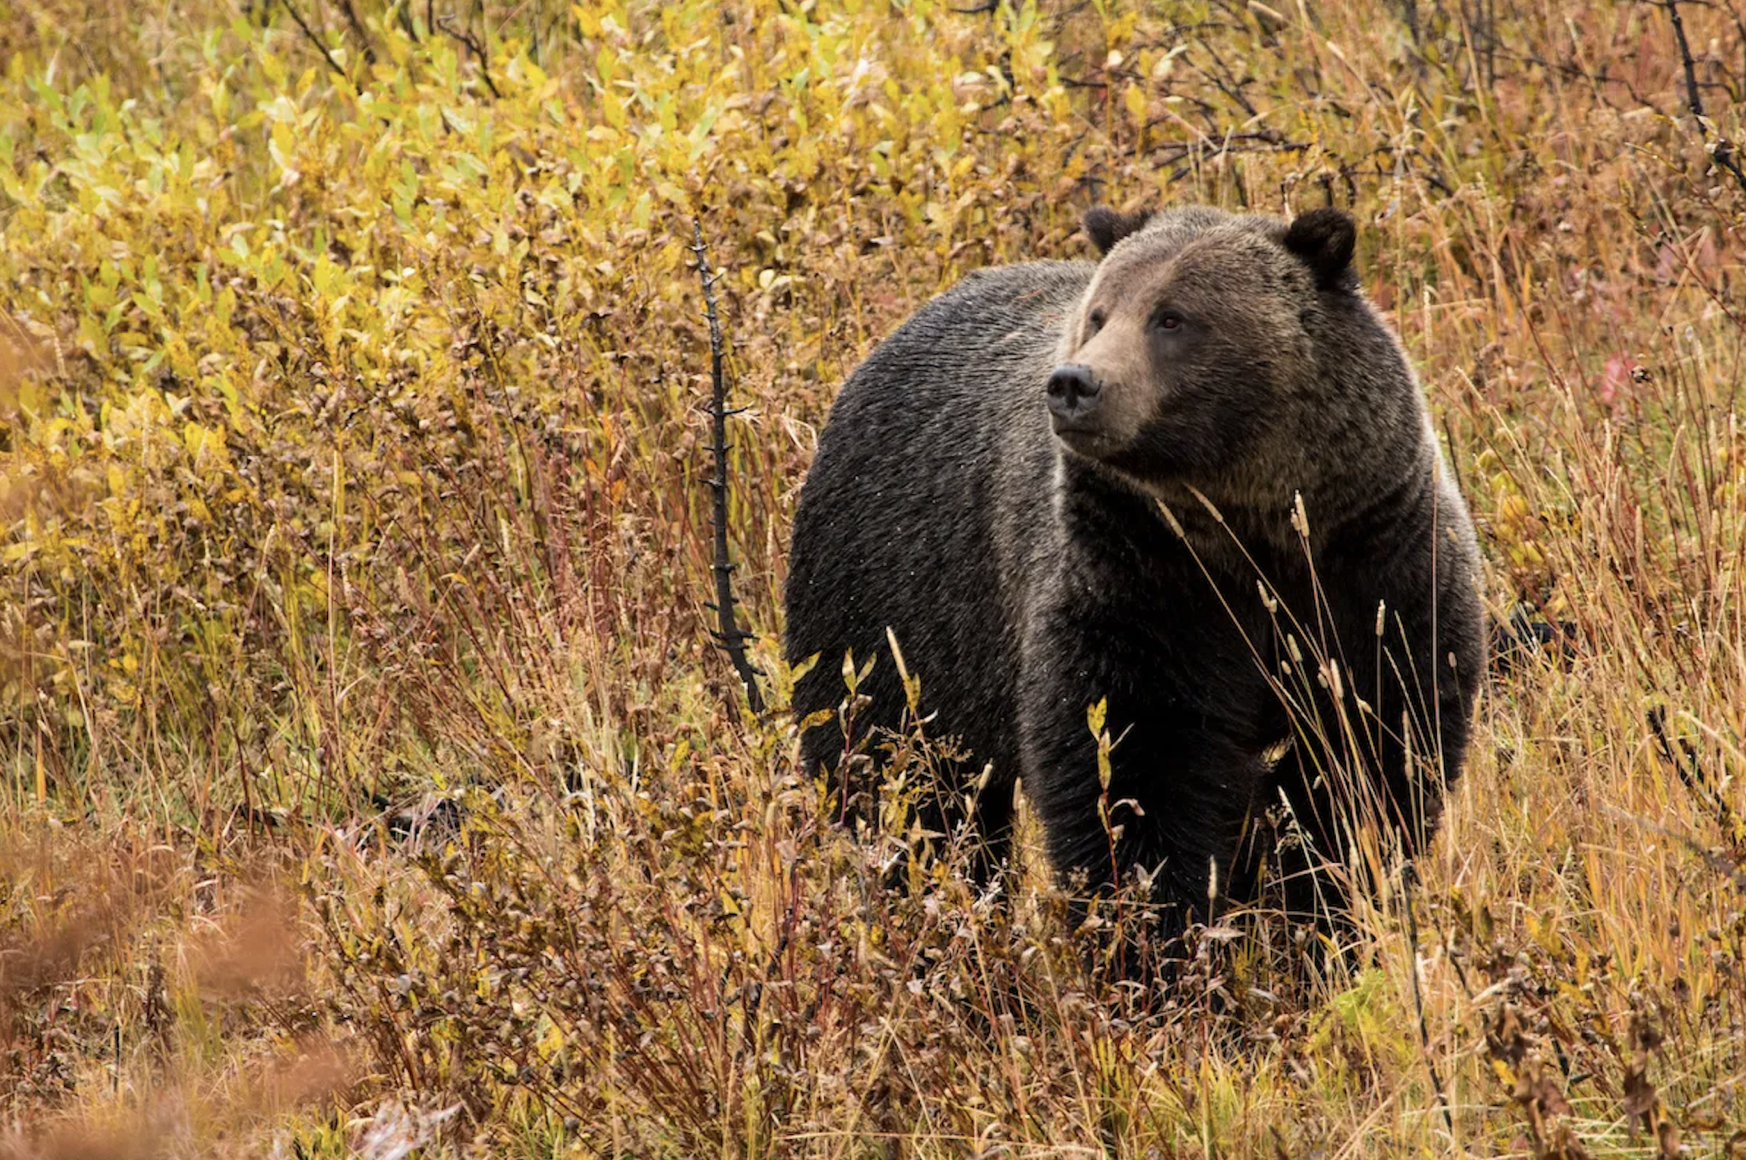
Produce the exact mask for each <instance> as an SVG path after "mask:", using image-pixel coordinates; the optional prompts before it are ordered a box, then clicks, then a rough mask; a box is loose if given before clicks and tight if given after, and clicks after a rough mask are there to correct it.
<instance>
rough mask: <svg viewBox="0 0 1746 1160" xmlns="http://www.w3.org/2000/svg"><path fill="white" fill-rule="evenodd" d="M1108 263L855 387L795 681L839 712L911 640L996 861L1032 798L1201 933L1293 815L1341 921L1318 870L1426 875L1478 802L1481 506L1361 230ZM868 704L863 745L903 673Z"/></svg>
mask: <svg viewBox="0 0 1746 1160" xmlns="http://www.w3.org/2000/svg"><path fill="white" fill-rule="evenodd" d="M1086 229H1087V233H1088V235H1089V236H1091V237H1092V238H1093V239H1094V241H1095V242H1096V243H1097V244H1099V246H1100V247H1101V248H1104V249H1106V251H1107V252H1106V253H1105V254H1104V257H1103V260H1102V261H1101V262H1100V263H1098V264H1095V265H1093V264H1088V263H1059V262H1057V263H1034V264H1031V265H1024V266H1014V267H1007V268H1002V269H996V270H989V271H983V272H981V273H979V274H976V275H972V276H971V277H970V278H968V279H966V280H965V281H964V282H963V283H961V284H960V285H959V286H958V287H957V288H955V289H953V290H952V291H951V292H949V293H947V294H945V295H943V296H942V297H940V298H938V299H936V300H935V301H933V302H932V303H929V304H928V305H927V306H926V307H924V308H923V309H922V310H921V311H919V312H918V313H917V314H916V316H915V317H913V318H912V319H910V321H909V322H907V323H905V324H904V326H903V327H902V328H901V329H899V330H898V331H897V333H896V334H894V335H892V336H891V337H890V338H889V339H887V340H886V341H885V342H884V343H882V344H881V345H880V346H879V348H878V349H877V350H875V351H874V352H873V354H872V355H871V356H870V357H869V358H868V360H867V361H866V363H864V364H863V365H862V367H861V368H860V369H859V370H857V371H856V373H855V374H854V376H853V377H852V378H851V379H850V381H849V382H848V383H847V384H846V385H845V387H844V388H843V391H842V394H841V395H840V396H839V398H838V401H837V403H836V406H835V408H834V409H833V411H832V415H831V420H830V423H829V425H828V426H827V427H826V429H825V431H824V434H823V436H822V437H821V439H820V444H819V451H818V457H817V459H816V461H815V463H814V465H813V468H812V472H811V474H810V475H809V477H808V479H807V482H806V485H805V488H804V489H803V491H802V495H801V502H800V509H799V512H798V514H797V516H796V521H795V531H794V541H793V550H792V556H791V561H790V574H789V579H788V587H787V593H786V596H787V606H788V630H787V642H786V647H787V653H788V657H789V659H790V660H791V661H793V662H799V661H802V660H804V659H806V658H808V657H810V656H813V655H815V654H818V655H820V656H821V659H820V662H819V664H818V665H817V666H816V667H815V668H814V669H813V670H812V671H811V672H810V673H808V674H807V675H806V677H805V678H803V679H802V680H801V681H800V682H799V683H798V684H797V686H796V689H795V697H794V705H795V710H796V712H797V713H798V714H800V715H803V716H804V715H806V714H810V713H813V712H815V711H817V710H820V709H828V708H832V707H834V706H836V705H837V703H838V702H839V701H840V700H841V698H842V696H843V692H844V690H843V685H842V680H841V676H840V673H841V659H842V655H843V652H844V650H845V649H853V650H854V653H855V656H856V657H857V659H859V660H865V659H866V658H868V657H870V656H872V655H874V654H876V653H881V652H884V651H886V645H885V634H886V630H887V629H888V628H889V629H890V630H891V631H892V632H893V633H894V634H895V636H896V637H897V639H898V641H899V644H900V646H901V647H902V649H903V652H904V655H905V659H906V661H907V663H908V666H909V667H910V669H911V670H912V671H914V672H917V673H919V674H920V676H921V679H922V703H923V704H922V707H923V710H924V712H937V718H936V723H935V725H934V726H933V728H934V730H935V732H936V733H940V732H944V733H950V734H954V735H956V736H957V737H959V738H960V739H961V741H962V742H963V743H964V744H965V746H967V748H968V749H969V750H970V752H971V753H972V754H973V757H972V759H971V761H970V763H969V767H968V768H967V769H965V770H964V771H963V773H962V776H963V777H964V778H965V779H969V778H970V777H972V776H973V775H974V772H975V771H979V770H980V769H981V768H982V765H983V763H984V762H989V763H992V766H993V779H992V781H991V783H990V785H989V786H988V788H987V789H985V790H984V791H983V793H982V794H981V795H980V797H979V798H978V806H977V808H978V816H977V818H976V819H975V821H976V823H977V824H978V826H979V827H980V829H981V832H982V834H983V836H984V837H985V839H986V841H987V845H988V851H989V855H990V857H991V859H996V860H997V859H999V858H1000V857H1002V856H1003V855H1004V852H1005V849H1006V843H1007V839H1008V830H1009V824H1010V814H1011V807H1012V787H1013V783H1014V782H1015V780H1017V779H1019V778H1022V779H1023V781H1024V785H1025V790H1026V793H1027V795H1028V796H1029V797H1030V799H1031V801H1032V802H1033V804H1034V807H1035V809H1036V812H1037V814H1038V816H1039V818H1040V819H1041V822H1042V825H1043V829H1044V833H1045V835H1046V838H1047V843H1048V849H1049V853H1050V857H1051V858H1052V860H1053V861H1054V864H1055V866H1056V868H1057V870H1058V871H1059V872H1060V873H1061V874H1062V875H1063V876H1064V877H1065V878H1067V879H1069V880H1072V879H1074V878H1076V877H1077V876H1079V875H1083V876H1084V877H1085V878H1086V879H1087V880H1088V881H1089V884H1090V885H1091V886H1092V887H1094V888H1095V887H1096V886H1098V885H1099V884H1102V883H1107V882H1109V881H1111V880H1112V879H1114V878H1116V877H1117V876H1125V875H1126V874H1127V873H1128V872H1129V871H1130V870H1137V871H1138V872H1140V873H1142V874H1144V875H1145V876H1147V877H1148V878H1149V880H1150V881H1151V882H1152V892H1153V895H1154V897H1155V898H1156V899H1157V900H1158V901H1159V902H1160V903H1164V904H1167V907H1168V909H1169V911H1170V915H1171V917H1170V919H1169V920H1168V922H1167V927H1168V928H1169V929H1171V930H1179V929H1181V925H1182V924H1183V923H1185V922H1187V921H1189V920H1190V918H1191V917H1194V916H1196V915H1198V916H1201V917H1205V916H1206V914H1207V913H1208V909H1207V900H1208V893H1209V887H1215V888H1216V889H1215V893H1216V894H1217V895H1218V896H1219V897H1221V898H1225V897H1237V898H1242V897H1244V896H1245V894H1246V893H1247V892H1249V891H1250V890H1251V889H1252V887H1253V879H1254V874H1255V871H1256V869H1257V866H1258V864H1259V859H1260V858H1261V856H1262V855H1263V854H1264V853H1266V852H1267V847H1266V844H1265V843H1263V842H1261V841H1258V840H1256V835H1257V833H1258V832H1259V830H1258V827H1257V825H1256V822H1257V821H1258V819H1259V818H1260V816H1261V815H1262V814H1263V813H1265V812H1267V811H1269V810H1270V809H1273V808H1274V807H1277V806H1280V805H1281V804H1282V803H1288V804H1289V806H1290V812H1291V813H1292V814H1293V815H1295V817H1296V819H1297V821H1298V822H1299V823H1301V827H1302V830H1303V832H1304V834H1305V835H1306V837H1307V839H1308V842H1309V845H1308V847H1307V848H1304V847H1299V848H1298V852H1297V853H1295V854H1292V855H1289V856H1288V857H1287V862H1288V865H1287V867H1286V869H1287V870H1291V871H1297V872H1299V873H1297V875H1296V877H1295V878H1294V881H1295V882H1296V883H1297V888H1296V889H1295V890H1294V892H1293V894H1292V902H1293V905H1294V906H1301V907H1302V908H1304V909H1309V907H1310V902H1311V895H1312V894H1314V893H1317V892H1322V893H1323V894H1324V896H1326V895H1328V894H1332V895H1334V896H1335V899H1334V900H1335V902H1336V905H1337V903H1338V898H1337V891H1336V890H1335V889H1334V887H1333V885H1332V883H1331V881H1330V880H1329V879H1328V878H1327V877H1326V876H1325V875H1319V874H1313V873H1311V872H1310V871H1311V870H1312V868H1313V866H1314V864H1315V862H1316V859H1317V854H1316V851H1319V852H1320V854H1321V855H1325V856H1335V857H1337V856H1338V855H1339V854H1340V853H1341V852H1342V851H1343V850H1344V849H1345V839H1344V833H1345V828H1346V827H1347V826H1349V825H1350V824H1351V823H1352V822H1353V821H1354V820H1363V819H1369V820H1371V821H1373V822H1379V823H1381V824H1382V825H1383V826H1384V827H1385V828H1386V829H1387V830H1388V831H1389V832H1392V833H1394V834H1396V835H1397V836H1398V837H1399V839H1400V843H1401V846H1402V847H1403V848H1404V850H1405V851H1406V852H1407V853H1408V854H1411V853H1412V852H1413V851H1415V850H1417V849H1418V848H1419V847H1420V846H1421V845H1422V843H1423V842H1424V841H1425V839H1426V838H1427V837H1428V835H1429V833H1430V832H1431V830H1432V829H1433V827H1434V826H1435V824H1436V819H1437V814H1438V811H1439V808H1440V803H1441V800H1442V798H1443V795H1444V791H1445V788H1446V786H1447V785H1448V784H1449V783H1450V782H1452V781H1453V779H1454V778H1455V776H1456V775H1457V773H1458V771H1459V768H1460V764H1461V759H1462V756H1463V753H1464V750H1465V747H1466V741H1467V733H1468V725H1469V720H1470V717H1471V712H1472V708H1473V703H1474V697H1475V694H1476V689H1477V682H1478V679H1479V676H1480V673H1481V671H1482V660H1483V658H1482V649H1481V641H1482V616H1481V611H1480V605H1479V601H1478V596H1477V577H1478V555H1477V550H1476V547H1475V544H1474V539H1473V532H1472V528H1471V525H1470V523H1469V521H1468V517H1467V513H1466V508H1465V506H1464V505H1463V503H1462V501H1461V497H1460V496H1459V494H1458V493H1457V492H1456V490H1455V488H1454V486H1453V484H1452V482H1451V480H1450V478H1449V474H1448V472H1447V471H1446V470H1444V467H1443V463H1442V460H1441V456H1440V453H1439V451H1438V448H1437V445H1436V442H1435V439H1434V437H1433V436H1432V434H1431V430H1430V425H1429V422H1428V418H1427V413H1426V410H1425V406H1424V403H1423V400H1422V398H1421V396H1420V392H1419V388H1418V384H1417V381H1416V379H1415V378H1414V376H1413V374H1412V371H1411V369H1410V368H1409V367H1408V365H1407V362H1406V359H1405V357H1404V355H1403V353H1402V351H1401V349H1400V346H1399V344H1398V343H1397V342H1396V341H1395V339H1394V336H1393V335H1392V334H1391V333H1390V332H1389V331H1388V329H1387V328H1386V327H1385V326H1384V325H1383V324H1382V322H1381V321H1380V320H1379V319H1378V318H1377V316H1376V314H1375V312H1374V311H1373V310H1372V308H1371V307H1370V305H1369V304H1368V303H1367V302H1365V301H1364V299H1363V297H1362V295H1361V294H1360V293H1359V292H1358V290H1357V279H1356V276H1355V274H1354V273H1353V271H1352V269H1351V258H1352V253H1353V240H1354V231H1353V227H1352V223H1351V221H1350V219H1349V218H1347V217H1346V216H1345V215H1343V214H1340V213H1338V212H1337V211H1331V210H1330V211H1314V212H1312V213H1309V214H1305V215H1303V216H1301V217H1299V218H1298V219H1297V220H1296V221H1295V222H1293V223H1291V224H1289V225H1288V224H1287V223H1284V222H1281V221H1278V220H1275V219H1271V218H1264V217H1247V216H1235V215H1230V214H1226V213H1223V212H1220V211H1217V210H1211V209H1204V208H1191V209H1179V210H1171V211H1167V212H1164V213H1160V214H1157V215H1154V216H1152V217H1150V218H1146V217H1142V216H1138V215H1129V216H1123V215H1116V214H1112V213H1109V212H1108V211H1093V212H1092V213H1091V214H1089V215H1087V219H1086ZM1379 609H1380V612H1379ZM1379 624H1380V625H1382V633H1381V635H1380V637H1379V636H1378V632H1377V628H1378V625H1379ZM862 691H863V692H864V693H866V694H867V695H868V696H869V697H870V698H871V700H870V702H869V704H868V705H867V706H866V707H865V708H864V709H863V710H861V712H860V713H859V714H858V715H857V718H856V723H857V729H864V728H871V727H892V726H895V725H896V724H897V722H898V721H899V718H900V716H901V710H902V696H901V691H900V689H899V687H898V683H897V680H896V675H895V672H894V666H893V665H891V664H890V662H889V661H888V660H882V661H881V662H880V663H879V664H878V665H876V666H875V669H874V673H873V676H872V678H871V680H870V682H869V684H868V685H867V686H865V687H864V688H863V690H862ZM1100 700H1101V701H1106V702H1107V706H1108V725H1107V728H1108V731H1109V733H1110V735H1111V736H1112V737H1116V738H1119V741H1118V743H1117V745H1116V747H1115V749H1114V751H1113V753H1112V757H1111V764H1112V779H1111V784H1110V786H1109V790H1108V801H1109V803H1111V810H1112V812H1111V817H1112V820H1113V822H1114V823H1115V824H1117V825H1119V826H1120V838H1119V841H1117V842H1116V843H1115V856H1114V858H1113V860H1112V858H1111V855H1110V840H1109V835H1108V834H1107V833H1106V831H1105V826H1104V823H1103V821H1102V820H1100V816H1099V810H1098V803H1099V798H1100V796H1101V795H1102V794H1103V792H1104V791H1103V790H1102V788H1101V787H1100V785H1099V780H1098V772H1097V745H1096V739H1095V738H1094V737H1093V735H1092V734H1091V732H1090V730H1089V729H1088V727H1087V723H1086V711H1087V708H1088V706H1090V705H1092V704H1093V703H1095V702H1098V701H1100ZM1282 743H1287V744H1285V746H1284V756H1283V758H1279V757H1278V755H1279V753H1280V750H1281V747H1282ZM843 746H844V737H843V735H842V731H841V729H840V727H838V726H836V725H824V726H820V727H817V728H814V729H811V730H809V731H808V732H807V734H806V736H805V737H804V739H803V742H802V752H803V756H804V758H805V760H806V761H807V762H808V764H809V765H811V766H812V767H815V768H822V769H825V770H830V769H832V768H834V766H835V764H836V756H837V755H838V754H839V753H841V752H842V749H843ZM1276 758H1277V760H1275V759H1276ZM845 788H847V787H845ZM936 820H938V821H948V820H950V819H949V818H947V817H944V816H942V817H940V818H938V819H936ZM1293 859H1295V861H1296V864H1295V865H1293V864H1290V863H1291V862H1292V860H1293Z"/></svg>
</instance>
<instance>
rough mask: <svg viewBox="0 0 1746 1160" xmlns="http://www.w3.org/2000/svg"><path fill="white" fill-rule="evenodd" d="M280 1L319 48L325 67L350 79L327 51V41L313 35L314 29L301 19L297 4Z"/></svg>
mask: <svg viewBox="0 0 1746 1160" xmlns="http://www.w3.org/2000/svg"><path fill="white" fill-rule="evenodd" d="M282 3H283V4H284V5H285V11H287V12H289V13H290V14H291V19H292V21H293V22H295V23H296V25H297V27H298V28H300V29H302V30H303V35H304V37H305V38H306V39H307V40H308V41H309V43H310V44H313V45H314V46H315V47H316V48H318V49H320V50H321V55H322V58H323V59H325V60H326V61H327V67H328V68H331V69H332V70H333V71H334V72H335V73H337V74H338V75H340V76H342V77H345V79H346V80H347V81H350V80H351V78H350V77H347V76H346V70H345V69H343V68H341V67H340V66H339V61H337V60H335V59H334V58H333V53H331V52H329V51H328V49H327V42H326V41H324V40H322V39H321V37H319V36H317V35H315V30H314V29H313V28H310V27H309V23H308V22H307V21H306V20H304V19H303V13H301V12H299V11H297V6H296V5H295V4H293V3H292V2H291V0H282Z"/></svg>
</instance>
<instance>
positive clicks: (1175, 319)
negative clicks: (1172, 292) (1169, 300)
mask: <svg viewBox="0 0 1746 1160" xmlns="http://www.w3.org/2000/svg"><path fill="white" fill-rule="evenodd" d="M1152 326H1153V327H1154V328H1155V329H1158V330H1162V331H1165V332H1167V333H1173V332H1175V331H1178V330H1181V329H1182V315H1180V314H1178V313H1176V311H1174V310H1164V311H1160V312H1159V313H1158V314H1156V315H1155V316H1153V318H1152Z"/></svg>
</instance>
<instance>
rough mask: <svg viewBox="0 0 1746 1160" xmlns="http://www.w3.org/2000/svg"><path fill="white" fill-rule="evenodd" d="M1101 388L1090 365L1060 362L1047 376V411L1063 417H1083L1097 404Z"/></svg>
mask: <svg viewBox="0 0 1746 1160" xmlns="http://www.w3.org/2000/svg"><path fill="white" fill-rule="evenodd" d="M1101 389H1102V384H1100V383H1099V382H1098V381H1097V379H1096V377H1095V376H1094V375H1092V373H1091V368H1090V367H1088V366H1086V365H1084V364H1083V363H1062V364H1061V365H1060V366H1058V367H1056V368H1055V373H1054V374H1052V375H1050V376H1049V411H1050V413H1052V414H1054V415H1057V416H1059V417H1061V418H1063V419H1080V418H1083V417H1085V416H1086V415H1088V414H1090V413H1091V411H1092V410H1093V409H1094V408H1095V407H1096V406H1097V395H1098V392H1099V391H1100V390H1101Z"/></svg>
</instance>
